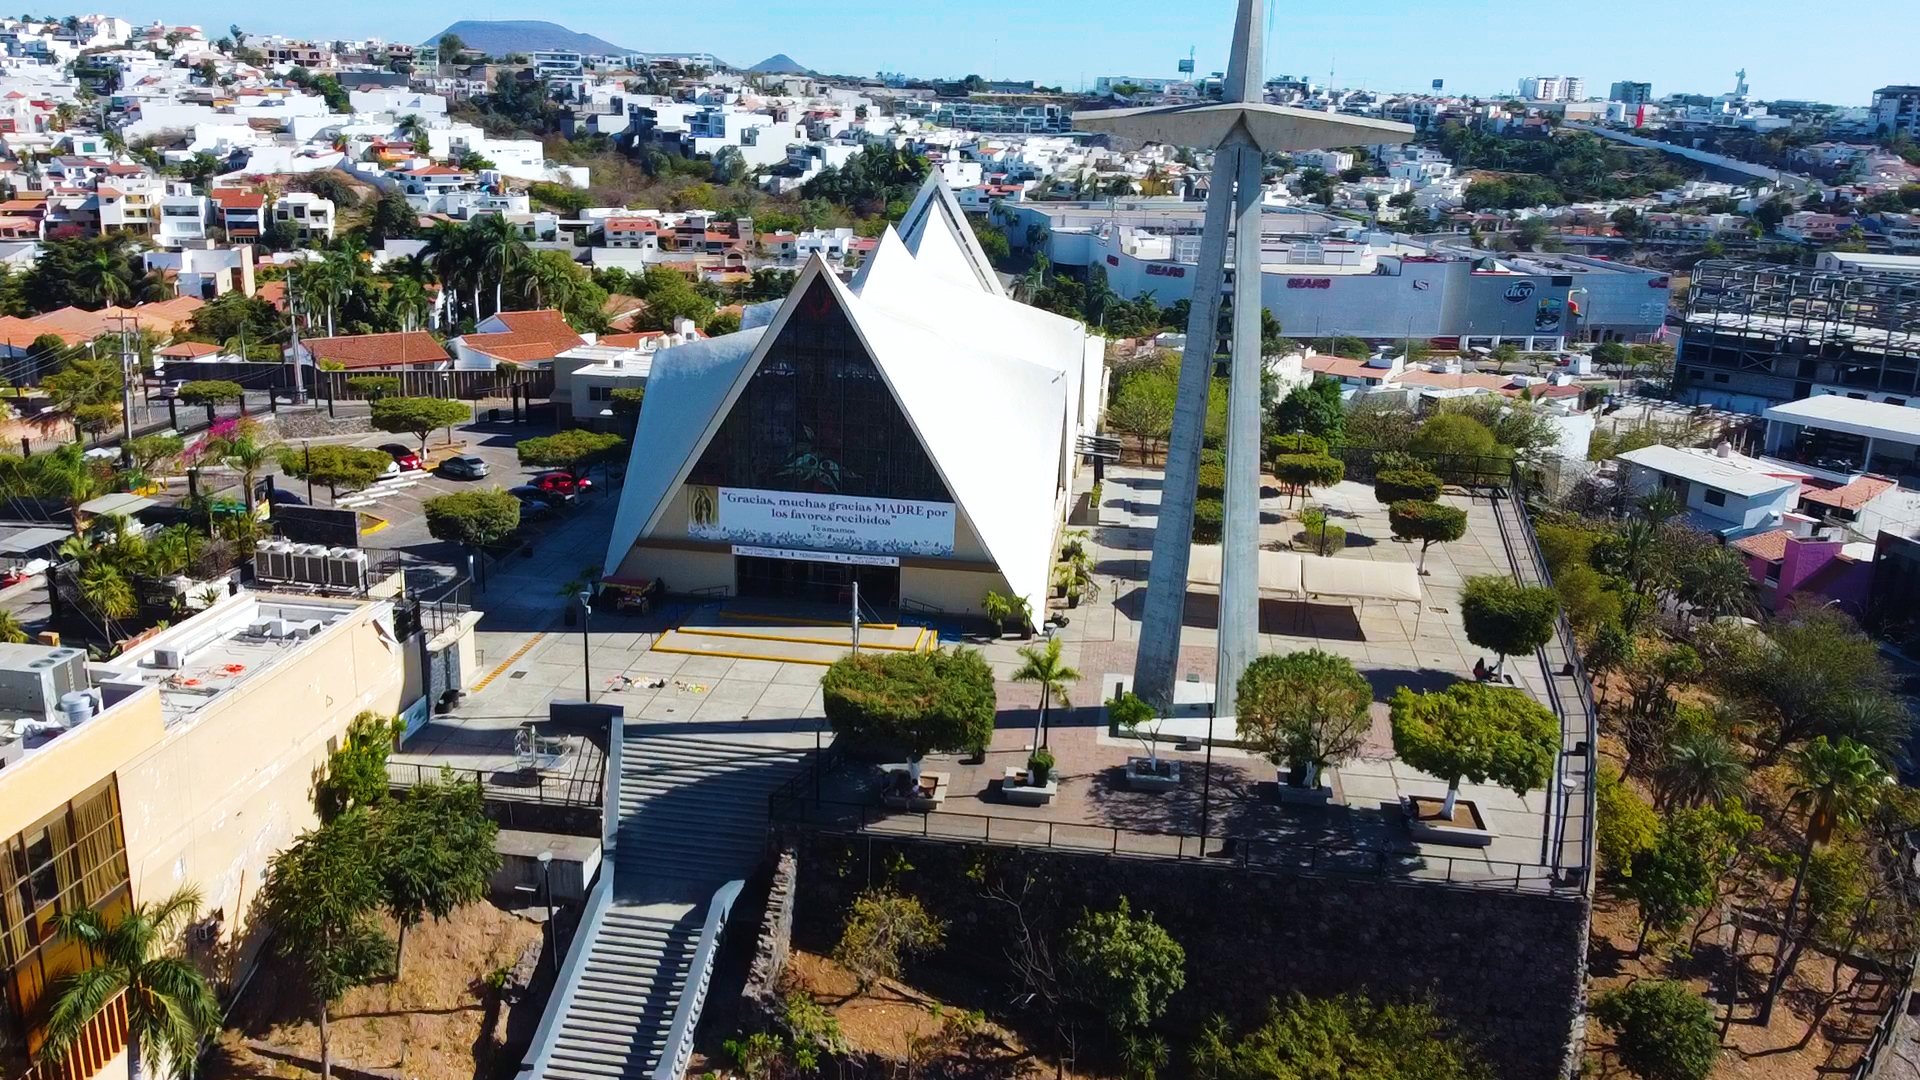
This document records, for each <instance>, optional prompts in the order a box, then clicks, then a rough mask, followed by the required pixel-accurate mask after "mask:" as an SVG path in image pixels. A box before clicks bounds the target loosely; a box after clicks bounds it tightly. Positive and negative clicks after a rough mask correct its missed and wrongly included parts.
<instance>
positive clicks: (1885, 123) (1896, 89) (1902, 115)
mask: <svg viewBox="0 0 1920 1080" xmlns="http://www.w3.org/2000/svg"><path fill="white" fill-rule="evenodd" d="M1870 112H1871V115H1872V117H1873V127H1874V130H1875V131H1876V132H1877V133H1879V134H1882V135H1897V134H1901V133H1903V132H1904V133H1905V134H1908V135H1912V136H1914V137H1916V138H1920V86H1883V87H1881V88H1880V89H1878V90H1875V91H1874V92H1873V105H1872V106H1871V109H1870Z"/></svg>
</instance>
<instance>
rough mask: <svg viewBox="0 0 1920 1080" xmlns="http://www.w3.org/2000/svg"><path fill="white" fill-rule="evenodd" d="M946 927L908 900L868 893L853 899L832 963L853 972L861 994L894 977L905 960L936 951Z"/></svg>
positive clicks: (873, 891)
mask: <svg viewBox="0 0 1920 1080" xmlns="http://www.w3.org/2000/svg"><path fill="white" fill-rule="evenodd" d="M946 929H947V928H946V924H945V923H944V922H942V921H941V920H939V919H937V918H934V917H933V916H932V915H930V914H928V913H927V909H926V908H925V907H924V906H922V905H921V903H920V901H918V900H916V899H914V898H913V897H911V896H905V895H902V894H901V893H898V892H895V891H894V890H892V889H888V888H881V889H868V890H866V891H864V892H862V893H861V894H860V895H858V896H856V897H854V898H853V906H852V908H851V909H850V910H849V911H848V912H847V921H846V923H845V924H844V925H843V926H842V927H841V930H840V941H839V943H838V944H836V945H835V946H834V947H833V959H834V961H835V962H836V963H838V964H840V966H842V967H844V968H846V969H847V970H848V971H851V972H853V977H854V979H855V980H857V981H858V983H859V987H860V993H863V994H864V993H866V992H867V991H868V990H871V989H872V988H873V985H874V984H875V983H877V982H879V981H880V980H881V979H898V978H899V977H900V974H901V972H902V970H903V967H902V965H903V962H904V961H905V960H906V958H908V957H912V956H920V955H925V954H926V953H930V952H933V951H934V950H936V949H938V948H940V946H941V944H942V943H943V942H944V941H945V939H946Z"/></svg>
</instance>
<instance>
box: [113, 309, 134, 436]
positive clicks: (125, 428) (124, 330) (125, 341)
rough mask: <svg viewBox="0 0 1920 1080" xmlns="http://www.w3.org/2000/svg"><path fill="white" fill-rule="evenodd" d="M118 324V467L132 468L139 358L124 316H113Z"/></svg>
mask: <svg viewBox="0 0 1920 1080" xmlns="http://www.w3.org/2000/svg"><path fill="white" fill-rule="evenodd" d="M114 321H115V322H118V323H119V324H120V467H121V468H123V469H127V468H132V467H133V450H132V449H131V448H130V446H129V445H128V444H130V443H131V442H133V373H134V372H135V371H137V370H139V366H140V365H139V363H138V360H139V356H138V355H137V354H136V353H135V352H134V350H133V335H132V334H131V333H130V332H129V330H128V327H127V317H126V316H125V315H116V316H114Z"/></svg>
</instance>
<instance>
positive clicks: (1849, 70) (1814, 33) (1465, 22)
mask: <svg viewBox="0 0 1920 1080" xmlns="http://www.w3.org/2000/svg"><path fill="white" fill-rule="evenodd" d="M120 10H121V13H122V14H123V15H124V16H125V17H127V18H129V19H137V20H139V21H142V22H146V21H151V20H153V19H161V18H164V19H166V20H168V21H170V22H188V23H198V24H200V25H202V26H204V27H206V29H207V30H208V31H209V33H210V34H211V33H212V32H213V31H215V30H219V31H221V32H224V30H225V28H226V27H227V26H228V25H229V24H230V23H233V22H238V23H239V24H240V25H241V26H242V28H244V29H246V30H248V31H250V32H263V33H285V34H292V35H296V36H310V37H358V36H364V35H376V34H377V35H379V36H382V37H385V38H388V39H389V40H410V41H419V40H423V39H425V38H426V37H427V36H428V35H431V34H434V33H437V32H438V31H439V30H440V29H442V28H443V27H445V26H446V25H447V24H448V23H450V22H453V21H454V20H455V19H460V18H471V19H536V18H537V19H548V20H551V21H554V22H558V23H561V24H563V25H565V26H567V27H568V28H569V29H573V30H578V31H582V32H585V33H591V34H597V35H599V36H600V37H602V38H605V39H607V40H609V41H612V42H614V43H616V44H619V45H624V46H627V47H630V48H635V49H640V50H644V51H668V50H675V49H688V50H694V49H701V50H706V51H710V52H713V53H715V54H716V55H718V56H720V57H722V58H724V59H726V60H728V61H729V62H732V63H736V64H752V63H755V62H757V61H759V60H761V59H763V58H765V57H767V56H769V55H771V54H773V53H776V52H784V53H786V54H788V55H789V56H792V57H793V58H794V59H795V60H798V61H799V62H800V63H802V64H805V65H807V66H809V67H812V68H814V69H816V70H820V71H826V72H835V73H843V74H846V73H853V74H870V73H873V72H877V71H881V70H887V71H905V72H907V73H909V74H913V75H922V76H958V75H965V74H968V73H978V74H981V75H993V76H996V77H999V78H1018V79H1027V78H1032V79H1037V80H1039V81H1040V82H1042V83H1044V84H1063V85H1066V86H1068V87H1069V88H1072V87H1076V86H1078V85H1079V84H1080V83H1081V81H1082V79H1084V80H1085V81H1086V83H1087V84H1088V85H1091V84H1092V82H1093V80H1094V78H1095V77H1096V76H1099V75H1102V74H1116V75H1117V74H1124V75H1169V76H1170V75H1172V74H1174V70H1173V69H1174V64H1175V61H1176V60H1178V59H1180V58H1182V57H1185V56H1186V55H1187V49H1188V48H1189V47H1190V46H1191V47H1195V48H1197V49H1198V54H1197V61H1198V66H1199V68H1200V70H1201V71H1202V72H1207V71H1216V70H1220V69H1223V68H1224V67H1225V66H1226V44H1227V36H1228V34H1229V33H1230V31H1231V28H1232V19H1233V4H1232V0H1202V2H1183V0H1175V2H1169V0H1107V2H1104V3H1095V2H1089V0H1053V2H1051V3H1048V4H1043V5H1028V4H1016V5H1011V6H1009V5H994V4H984V3H977V2H976V3H967V4H961V3H954V2H951V0H933V2H928V0H920V2H918V3H912V2H909V3H902V2H900V0H886V2H882V0H836V2H833V3H819V2H818V0H815V2H811V3H802V2H799V0H704V2H701V3H659V2H657V0H642V2H640V3H632V4H617V3H606V2H604V0H600V2H589V0H549V2H547V3H543V4H539V5H528V4H520V3H509V2H503V0H469V2H468V3H466V4H464V5H463V4H460V3H455V4H450V5H446V6H444V7H443V6H438V5H428V4H407V5H403V6H401V7H399V8H395V7H393V6H392V5H391V4H390V3H382V2H376V0H335V2H332V3H325V4H285V5H281V4H274V5H267V6H261V5H259V4H257V3H253V2H249V0H138V2H137V3H135V4H133V5H132V6H131V7H126V8H122V9H120ZM1273 11H1274V18H1273V23H1274V25H1273V26H1272V28H1271V32H1270V35H1269V41H1270V45H1269V50H1268V61H1267V65H1266V69H1267V73H1268V74H1269V75H1273V74H1279V73H1282V72H1285V73H1291V74H1299V73H1301V72H1306V73H1309V74H1310V77H1312V78H1313V79H1314V80H1315V81H1316V82H1323V81H1325V80H1326V77H1327V72H1328V69H1329V67H1331V68H1332V69H1333V71H1334V81H1335V82H1336V83H1338V84H1340V85H1347V86H1362V85H1364V86H1367V87H1371V88H1377V89H1386V90H1408V89H1418V88H1424V87H1426V86H1427V85H1428V83H1429V82H1430V81H1431V80H1433V79H1436V78H1439V79H1445V80H1446V84H1447V88H1448V89H1449V90H1459V91H1462V92H1467V93H1494V92H1499V91H1503V90H1512V89H1514V87H1515V84H1516V82H1517V80H1518V79H1520V78H1521V77H1522V76H1526V75H1559V74H1567V75H1578V76H1581V77H1582V78H1585V79H1586V80H1587V86H1588V87H1589V90H1590V92H1593V93H1599V94H1604V93H1605V92H1606V88H1607V85H1608V84H1609V83H1611V82H1613V81H1615V80H1618V79H1636V80H1645V81H1651V82H1652V83H1653V84H1654V92H1655V93H1656V94H1665V93H1668V92H1670V91H1688V92H1695V93H1722V92H1725V91H1729V90H1731V89H1732V88H1733V73H1734V71H1735V70H1736V69H1738V68H1741V67H1745V68H1746V69H1747V78H1748V81H1749V82H1750V83H1751V84H1752V87H1753V92H1754V93H1755V94H1756V95H1758V96H1760V97H1764V98H1801V99H1814V100H1822V101H1829V102H1833V103H1836V104H1846V105H1865V104H1867V102H1868V99H1869V95H1870V94H1871V93H1872V91H1873V90H1874V89H1875V88H1877V87H1880V86H1884V85H1887V84H1889V83H1912V82H1920V54H1916V53H1915V51H1914V49H1913V42H1914V40H1915V31H1914V29H1913V26H1914V24H1913V7H1912V0H1855V2H1852V3H1847V4H1844V5H1839V6H1837V7H1832V8H1823V7H1818V6H1814V7H1809V6H1808V5H1806V4H1804V3H1793V4H1789V3H1786V2H1784V0H1750V2H1748V3H1745V4H1740V5H1734V4H1727V3H1700V2H1698V0H1694V2H1691V3H1690V2H1686V0H1681V2H1674V0H1613V2H1611V3H1603V4H1585V5H1561V6H1552V5H1540V4H1515V3H1511V2H1506V3H1494V2H1491V0H1456V2H1452V3H1435V2H1433V0H1401V2H1397V3H1391V4H1389V3H1382V2H1380V0H1358V2H1346V3H1337V4H1328V3H1324V2H1322V3H1314V4H1303V3H1298V2H1294V3H1284V2H1278V0H1275V3H1274V7H1273ZM215 36H217V35H215Z"/></svg>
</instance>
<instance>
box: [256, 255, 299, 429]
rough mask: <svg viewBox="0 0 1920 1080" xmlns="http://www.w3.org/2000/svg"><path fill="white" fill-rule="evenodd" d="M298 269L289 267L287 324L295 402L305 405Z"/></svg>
mask: <svg viewBox="0 0 1920 1080" xmlns="http://www.w3.org/2000/svg"><path fill="white" fill-rule="evenodd" d="M297 269H299V267H297V266H289V267H287V325H288V326H289V327H291V329H292V334H293V337H292V345H291V352H290V353H289V355H290V357H291V358H292V360H293V403H294V404H295V405H305V404H306V403H307V383H306V377H305V376H304V375H303V374H302V372H301V369H300V309H299V307H298V306H297V305H296V304H295V299H296V297H295V296H294V294H293V279H294V276H295V275H294V271H295V270H297ZM241 359H243V360H244V359H246V358H245V357H241Z"/></svg>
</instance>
